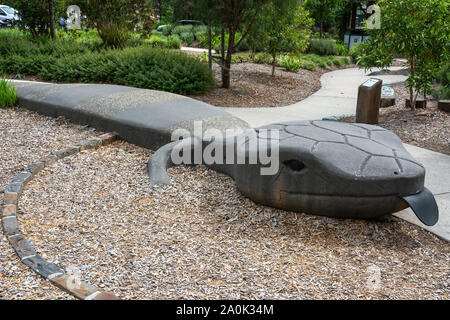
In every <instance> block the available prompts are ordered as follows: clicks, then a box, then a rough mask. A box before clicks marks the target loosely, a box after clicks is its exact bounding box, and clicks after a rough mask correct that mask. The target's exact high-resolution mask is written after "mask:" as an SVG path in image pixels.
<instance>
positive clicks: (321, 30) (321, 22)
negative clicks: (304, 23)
mask: <svg viewBox="0 0 450 320" xmlns="http://www.w3.org/2000/svg"><path fill="white" fill-rule="evenodd" d="M322 38H323V20H320V39H322Z"/></svg>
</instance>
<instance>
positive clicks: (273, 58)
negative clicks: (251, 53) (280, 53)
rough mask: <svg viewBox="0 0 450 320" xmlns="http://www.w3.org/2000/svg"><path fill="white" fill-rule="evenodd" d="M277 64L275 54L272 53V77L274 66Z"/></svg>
mask: <svg viewBox="0 0 450 320" xmlns="http://www.w3.org/2000/svg"><path fill="white" fill-rule="evenodd" d="M276 64H277V55H276V54H273V55H272V77H274V76H275V66H276Z"/></svg>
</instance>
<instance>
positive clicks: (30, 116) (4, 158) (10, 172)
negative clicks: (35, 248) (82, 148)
mask: <svg viewBox="0 0 450 320" xmlns="http://www.w3.org/2000/svg"><path fill="white" fill-rule="evenodd" d="M0 132H1V135H0V136H1V138H0V150H1V152H0V199H1V201H3V191H4V188H5V187H6V185H7V184H8V183H9V182H10V181H11V179H12V178H13V177H14V176H15V175H16V174H17V173H19V172H21V171H22V170H23V169H24V168H25V167H26V166H28V165H29V164H30V163H32V162H35V161H38V160H39V159H41V158H43V157H45V156H48V155H49V154H50V153H51V152H55V151H57V150H59V149H62V148H65V147H67V146H71V145H74V144H77V143H79V142H81V141H83V140H85V139H86V138H89V137H93V136H95V135H96V134H98V133H97V132H95V131H93V130H92V129H91V128H85V127H82V126H77V125H73V124H71V123H69V122H68V121H66V120H64V119H62V118H60V119H52V118H48V117H44V116H41V115H39V114H37V113H34V112H29V111H26V110H23V109H19V108H7V109H1V108H0ZM22 214H23V212H22V211H19V219H20V217H21V215H22ZM0 299H72V296H70V295H68V294H66V293H64V292H62V291H61V290H59V289H57V288H56V287H54V286H52V285H51V284H50V283H49V282H47V281H45V280H44V279H42V278H41V277H40V276H38V275H36V274H35V273H34V272H33V271H31V270H30V269H29V268H28V267H27V266H25V265H24V264H23V263H22V262H21V261H20V259H19V258H18V257H17V255H16V253H15V252H14V250H13V249H12V247H11V245H10V244H9V242H8V239H6V237H4V236H3V234H2V231H0Z"/></svg>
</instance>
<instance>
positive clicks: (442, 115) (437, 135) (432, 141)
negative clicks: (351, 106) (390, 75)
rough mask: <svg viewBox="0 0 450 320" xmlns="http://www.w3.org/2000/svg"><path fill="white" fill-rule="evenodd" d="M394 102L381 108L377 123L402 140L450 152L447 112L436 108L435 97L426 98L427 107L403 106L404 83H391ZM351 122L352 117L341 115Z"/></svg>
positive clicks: (442, 151) (448, 114)
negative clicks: (412, 107) (394, 97)
mask: <svg viewBox="0 0 450 320" xmlns="http://www.w3.org/2000/svg"><path fill="white" fill-rule="evenodd" d="M392 87H393V88H394V90H395V94H396V105H395V106H392V107H388V108H383V109H381V110H380V118H379V126H381V127H383V128H386V129H388V130H391V131H392V132H394V133H395V134H396V135H398V136H399V137H400V139H401V140H402V141H403V142H404V143H408V144H412V145H415V146H418V147H421V148H425V149H429V150H433V151H436V152H441V153H444V154H448V155H450V113H448V112H444V111H441V110H439V109H438V107H437V104H438V102H437V101H436V100H433V98H432V97H428V102H427V108H426V109H416V111H415V112H414V111H411V109H409V108H406V107H405V100H406V98H409V91H408V89H407V88H406V87H405V84H404V83H398V84H394V85H393V86H392ZM341 121H344V122H354V121H355V117H346V118H342V119H341Z"/></svg>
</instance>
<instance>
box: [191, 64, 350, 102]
mask: <svg viewBox="0 0 450 320" xmlns="http://www.w3.org/2000/svg"><path fill="white" fill-rule="evenodd" d="M352 66H353V65H347V66H345V68H349V67H352ZM338 69H339V68H337V67H330V68H327V69H317V70H316V71H308V70H304V69H301V70H300V71H299V72H289V71H286V70H284V69H283V68H278V67H277V68H276V72H275V76H274V77H272V66H269V65H265V64H256V63H249V62H248V63H238V64H233V65H232V66H231V88H230V89H223V88H220V85H221V71H220V68H219V67H218V66H217V65H215V66H214V72H215V76H216V83H217V88H215V89H213V90H211V91H210V92H208V93H207V94H204V95H195V96H191V98H194V99H197V100H201V101H204V102H206V103H209V104H212V105H214V106H220V107H234V108H236V107H243V108H251V107H281V106H287V105H290V104H294V103H296V102H299V101H301V100H303V99H305V98H307V97H309V96H310V95H312V94H313V93H314V92H316V91H318V90H319V89H320V88H321V84H320V77H321V76H322V75H323V74H324V73H325V72H329V71H333V70H338Z"/></svg>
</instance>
